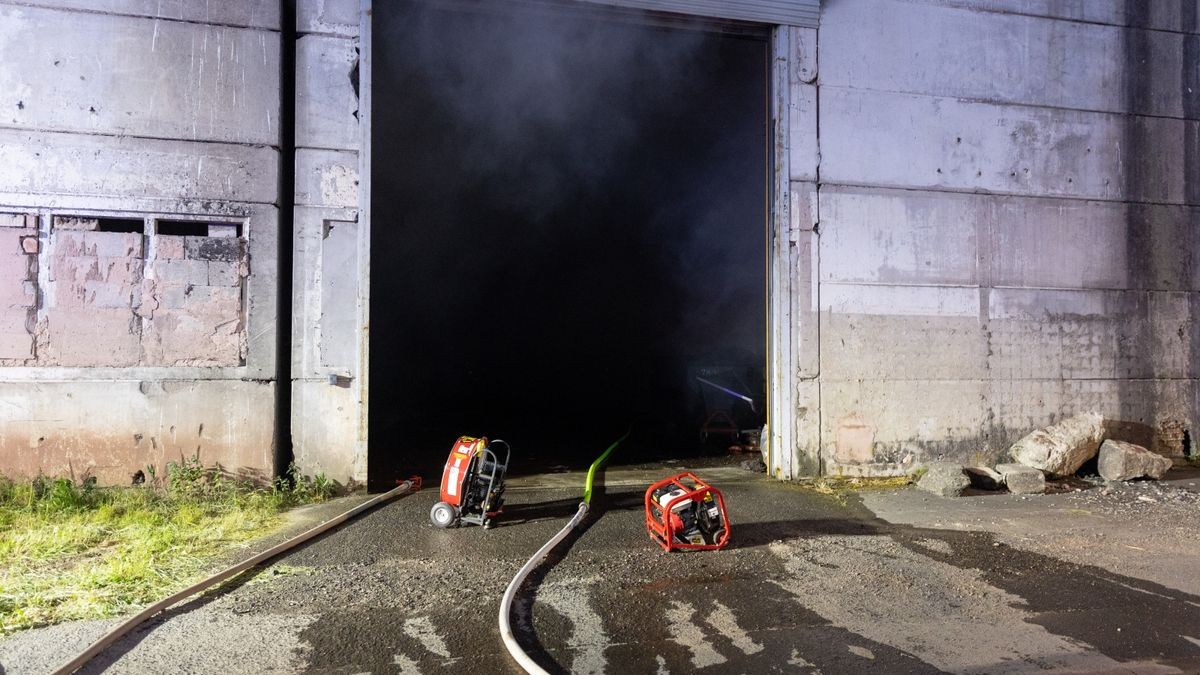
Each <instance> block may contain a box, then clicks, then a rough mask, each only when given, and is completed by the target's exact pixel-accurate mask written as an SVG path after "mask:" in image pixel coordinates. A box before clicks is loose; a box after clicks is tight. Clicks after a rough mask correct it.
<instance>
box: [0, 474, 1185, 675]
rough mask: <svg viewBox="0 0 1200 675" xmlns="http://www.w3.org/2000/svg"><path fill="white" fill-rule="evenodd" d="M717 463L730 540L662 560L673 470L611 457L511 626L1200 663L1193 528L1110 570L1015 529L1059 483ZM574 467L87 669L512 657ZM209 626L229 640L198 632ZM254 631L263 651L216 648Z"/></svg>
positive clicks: (856, 655) (426, 669) (789, 664)
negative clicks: (480, 511) (655, 502)
mask: <svg viewBox="0 0 1200 675" xmlns="http://www.w3.org/2000/svg"><path fill="white" fill-rule="evenodd" d="M704 471H705V470H701V471H700V473H701V475H704ZM707 471H708V472H709V473H710V475H711V476H713V477H712V478H711V480H712V482H713V483H714V485H716V487H718V488H719V489H721V490H722V491H723V492H724V494H725V497H726V501H727V503H728V506H729V516H730V520H731V522H732V528H733V529H732V540H731V544H730V546H729V547H728V548H727V549H726V550H723V551H717V552H706V553H666V552H663V551H662V550H661V549H659V548H658V547H657V546H655V545H654V544H653V543H652V542H651V540H650V538H649V537H648V535H647V534H646V531H645V527H644V516H643V506H642V491H643V488H642V485H645V484H647V483H648V482H649V480H650V479H651V478H653V477H655V476H658V477H661V476H665V475H668V474H669V473H670V469H668V468H667V467H658V468H653V469H625V470H619V471H614V472H610V475H609V480H608V485H606V486H605V487H603V488H601V489H600V490H599V491H598V493H597V495H596V497H595V499H594V508H593V510H592V513H591V515H590V517H589V518H588V520H587V521H586V522H585V524H584V526H583V527H582V528H581V529H580V530H579V531H577V533H576V534H575V535H574V536H572V537H571V538H569V539H568V540H567V541H566V542H565V543H564V545H562V546H561V547H560V548H559V549H558V550H556V551H555V553H554V554H553V555H552V556H551V557H550V559H548V560H547V562H546V564H544V565H543V566H542V567H541V568H539V570H538V571H537V572H536V573H535V574H534V575H533V576H532V577H531V578H530V580H529V582H528V583H527V584H526V585H525V586H524V587H523V589H522V593H521V595H520V597H519V601H518V603H517V606H516V608H515V610H514V621H515V625H516V626H517V631H518V637H519V640H520V641H521V643H522V645H523V646H524V648H525V649H526V650H527V651H528V652H529V653H530V654H531V655H532V656H533V657H534V658H535V660H536V661H538V662H539V663H540V664H541V665H542V666H543V667H544V668H546V669H547V670H548V671H550V672H579V673H602V672H608V673H625V672H629V673H688V672H697V671H699V672H706V673H710V672H711V673H758V672H809V673H816V672H820V673H826V674H828V673H858V672H864V671H872V672H888V673H928V672H980V673H993V672H1034V671H1053V672H1147V673H1149V672H1200V595H1197V594H1196V589H1197V582H1196V581H1195V580H1194V579H1193V577H1194V576H1195V574H1194V570H1195V569H1197V567H1196V563H1197V562H1200V538H1198V537H1197V532H1200V526H1197V525H1195V524H1184V525H1183V526H1182V527H1183V528H1184V529H1181V530H1173V531H1172V532H1171V533H1170V541H1171V542H1173V543H1172V546H1173V548H1171V549H1170V552H1169V553H1168V554H1164V555H1163V556H1160V558H1158V559H1155V560H1152V561H1151V562H1153V563H1154V564H1156V565H1157V567H1155V568H1154V570H1155V571H1154V573H1153V574H1150V573H1147V574H1141V575H1140V576H1139V575H1135V574H1130V573H1128V570H1126V569H1122V570H1120V571H1118V570H1116V569H1114V568H1118V567H1120V568H1125V567H1128V569H1132V570H1135V571H1136V570H1138V569H1141V568H1139V567H1138V564H1141V563H1139V562H1138V561H1137V560H1132V559H1131V560H1129V561H1126V562H1128V563H1129V564H1128V565H1125V562H1120V563H1119V564H1111V563H1110V564H1106V565H1105V566H1100V565H1096V564H1092V561H1093V560H1096V559H1098V558H1099V556H1093V555H1091V554H1089V553H1088V551H1089V550H1090V549H1089V544H1088V543H1087V542H1083V543H1082V544H1079V545H1078V546H1075V547H1070V548H1067V547H1057V546H1058V544H1057V543H1056V540H1055V537H1061V531H1056V530H1054V529H1053V528H1049V529H1047V528H1042V529H1041V530H1038V529H1037V528H1032V527H1031V528H1027V529H1028V530H1029V531H1030V532H1033V533H1034V534H1031V535H1030V536H1028V537H1025V538H1023V539H1022V538H1021V537H1015V536H1014V535H1013V532H1014V531H1021V532H1024V531H1025V530H1022V529H1021V523H1022V522H1028V523H1030V524H1032V523H1037V522H1042V521H1041V519H1045V520H1047V521H1049V520H1050V519H1057V518H1062V517H1063V515H1062V514H1065V513H1069V512H1071V511H1070V510H1062V509H1059V510H1055V509H1058V507H1057V506H1054V507H1053V508H1052V505H1053V504H1055V502H1052V501H1051V500H1054V499H1058V501H1059V502H1061V503H1062V504H1065V506H1064V507H1063V508H1064V509H1066V508H1067V507H1070V509H1073V510H1079V509H1076V508H1075V507H1074V506H1072V505H1071V504H1070V503H1068V502H1064V501H1063V500H1064V499H1065V498H1063V497H1054V496H1051V495H1046V496H1039V497H1034V498H1031V499H1026V500H1021V499H1020V498H1018V497H1015V496H1011V495H1002V496H992V497H980V498H975V501H974V502H969V501H964V500H942V499H940V498H937V497H932V496H929V495H925V494H924V493H919V492H917V491H916V490H914V489H912V488H905V489H900V490H892V491H888V492H884V493H855V492H846V493H841V494H832V495H829V494H821V493H818V492H815V491H813V490H811V489H805V488H802V487H798V486H795V485H791V484H782V483H778V482H774V481H770V480H767V479H766V478H764V477H760V476H757V475H754V474H749V473H744V472H740V470H737V469H735V468H733V467H723V468H715V469H707ZM571 478H572V477H557V478H556V477H549V478H548V479H547V480H539V479H538V478H536V477H530V478H527V479H521V480H520V481H515V482H514V485H513V486H512V488H511V489H510V492H509V505H508V507H507V508H506V510H505V513H504V516H503V518H502V519H501V520H500V522H499V523H498V526H497V527H495V528H493V529H491V530H483V529H480V528H478V527H463V528H458V529H449V530H441V529H437V528H435V527H433V526H432V525H431V524H430V522H429V519H428V515H427V514H428V512H429V509H430V507H431V506H432V505H433V503H434V502H435V501H436V499H437V495H436V489H426V490H424V491H422V492H420V493H417V494H414V495H412V496H408V497H404V498H401V499H399V500H397V501H395V502H393V503H391V504H388V505H386V506H383V507H381V508H378V509H375V510H373V511H371V512H369V513H367V514H365V515H364V516H363V517H361V518H359V519H358V520H356V521H354V522H352V523H350V524H348V525H347V526H345V527H343V528H341V529H339V530H337V531H335V532H333V533H331V534H329V535H327V536H324V537H322V538H320V539H318V540H316V541H314V542H312V543H310V544H308V545H306V546H304V547H303V548H301V549H299V550H297V551H295V552H293V553H291V554H289V555H286V556H285V557H283V558H282V559H280V560H279V561H278V562H276V563H275V564H274V565H273V566H272V568H270V569H268V570H265V571H261V572H259V573H258V574H256V575H248V576H247V577H244V578H242V579H240V580H238V581H237V582H236V583H234V584H231V585H227V586H226V587H224V588H222V589H221V590H220V591H219V592H217V593H213V594H209V595H207V596H205V597H204V598H201V599H199V600H195V601H192V602H191V603H187V604H185V605H182V606H180V607H178V608H176V609H175V610H172V612H171V613H169V614H168V615H167V616H165V617H163V618H161V619H159V620H157V621H156V622H155V623H154V624H153V625H151V626H148V627H147V628H146V629H144V630H141V631H139V632H138V633H137V634H135V636H133V637H131V638H130V639H127V640H126V641H124V642H123V643H121V644H119V645H118V646H117V647H115V648H114V649H112V650H110V652H109V653H107V654H106V655H105V656H104V657H103V658H102V659H100V660H98V661H97V662H95V663H93V664H92V666H91V667H90V668H89V669H88V671H87V672H120V673H141V672H163V671H164V669H169V670H175V671H179V672H214V673H216V672H263V671H271V672H308V673H346V674H349V673H363V672H371V673H418V672H419V673H435V672H451V671H453V672H458V673H505V672H512V673H517V672H520V671H519V669H518V668H517V667H516V666H515V665H514V663H513V661H512V660H511V659H510V658H509V656H508V655H507V653H506V651H505V649H504V646H503V644H502V643H501V640H500V637H499V634H498V630H497V627H496V618H497V617H496V615H497V608H498V603H499V599H500V597H501V595H502V593H503V591H504V588H505V586H506V585H507V584H508V581H509V579H510V578H511V577H512V575H513V574H514V573H515V572H516V570H517V569H518V568H519V567H520V566H521V565H522V564H523V563H524V561H525V560H526V559H527V558H528V556H529V555H530V554H531V553H532V552H533V551H534V550H536V549H537V548H538V546H540V544H541V543H542V542H543V541H545V540H546V539H548V538H549V537H550V536H551V535H552V534H554V533H555V532H556V531H557V530H558V529H559V528H560V527H561V526H562V525H563V524H564V523H565V522H566V520H567V519H568V518H569V517H570V516H571V515H572V514H573V513H574V512H575V510H576V507H577V505H578V502H579V495H580V490H579V489H578V488H576V487H567V486H566V485H568V484H569V483H570V480H571ZM979 499H986V500H992V501H990V502H980V501H978V500H979ZM968 503H970V504H971V508H972V509H975V511H976V513H977V514H985V515H987V514H990V516H989V517H993V518H994V520H993V522H994V523H996V526H995V527H994V528H992V529H994V530H995V531H989V528H988V526H987V523H986V522H984V520H985V518H979V519H977V520H978V521H979V524H977V525H972V524H970V523H967V524H963V523H955V522H951V521H953V520H954V518H955V516H956V514H959V513H961V512H962V509H961V508H959V507H963V506H964V505H966V504H968ZM868 504H870V507H868ZM1188 504H1191V502H1188ZM1188 504H1184V505H1183V506H1181V507H1180V508H1184V509H1185V511H1183V512H1186V509H1187V508H1192V507H1191V506H1189V505H1188ZM981 505H982V506H981ZM893 513H894V514H899V515H897V516H895V517H889V514H893ZM914 514H916V515H914ZM922 514H923V515H922ZM1093 517H1095V518H1100V520H1098V521H1097V522H1099V523H1101V524H1103V525H1105V526H1106V527H1110V528H1111V529H1113V530H1116V529H1121V528H1124V530H1126V536H1127V537H1130V538H1127V539H1125V540H1122V541H1141V540H1140V539H1139V538H1138V537H1139V536H1140V535H1139V533H1138V527H1139V521H1138V520H1137V519H1131V518H1120V517H1117V516H1111V517H1109V516H1103V517H1102V516H1093ZM1022 519H1024V521H1023V520H1022ZM943 521H946V522H943ZM1035 530H1036V531H1035ZM1035 535H1036V536H1035ZM1156 541H1157V540H1155V539H1154V538H1153V537H1152V536H1151V535H1150V534H1149V533H1147V534H1146V540H1145V541H1144V542H1143V543H1144V544H1145V546H1132V547H1129V545H1126V547H1125V548H1123V547H1120V546H1118V547H1117V548H1122V550H1121V551H1120V552H1118V553H1115V554H1114V555H1119V556H1137V555H1139V554H1138V553H1137V551H1135V550H1133V549H1136V548H1142V549H1146V548H1147V547H1153V546H1155V542H1156ZM1164 542H1165V540H1164ZM1103 545H1105V544H1104V542H1102V541H1098V542H1097V546H1103ZM1056 547H1057V548H1056ZM1126 548H1128V550H1125V549H1126ZM1109 553H1110V554H1112V553H1113V552H1112V551H1109ZM1120 560H1121V561H1125V558H1124V557H1122V558H1120ZM1176 570H1177V572H1176ZM1175 574H1178V580H1177V581H1178V582H1177V583H1176V580H1175V577H1174V576H1173V575H1175ZM1143 577H1152V578H1154V579H1156V580H1155V581H1151V580H1149V579H1148V578H1143ZM46 630H58V631H59V632H58V633H55V634H54V635H60V636H61V635H65V634H66V633H64V632H63V631H67V630H68V628H65V627H55V628H54V629H46ZM97 630H99V628H97V629H95V630H93V631H92V632H96V631H97ZM222 631H224V632H222ZM202 634H204V635H223V636H224V638H223V642H218V643H216V645H217V646H206V645H209V644H210V643H211V641H210V642H208V643H206V642H204V641H203V640H202V639H201V638H200V637H199V636H200V635H202ZM49 635H50V634H47V636H49ZM47 636H42V641H43V642H44V641H45V639H46V637H47ZM239 640H246V641H247V642H249V643H252V644H257V645H262V646H261V647H258V648H256V650H251V651H247V650H241V651H239V650H236V649H222V648H221V647H220V646H219V645H220V644H226V643H229V642H231V641H232V642H237V641H239ZM30 642H31V643H32V640H30ZM68 642H69V641H68ZM64 644H65V642H64ZM167 645H170V646H169V647H168V646H167ZM46 649H49V648H46ZM46 649H43V651H42V652H38V651H37V649H35V648H33V647H29V648H27V649H26V651H24V652H18V651H14V650H13V648H12V647H11V645H10V648H9V650H8V652H7V653H8V655H9V657H8V658H9V659H10V660H9V661H5V660H4V658H5V654H6V652H5V644H4V643H0V663H3V664H4V666H6V667H7V671H4V670H0V672H10V673H18V672H39V670H38V669H37V668H35V667H22V664H14V663H13V662H12V661H11V658H12V655H13V654H18V653H19V654H24V655H26V656H27V658H30V659H33V658H36V654H38V653H42V654H43V655H44V654H45V653H49V652H47V651H46ZM197 650H199V651H197ZM205 650H207V651H205ZM29 655H34V656H29ZM181 655H186V658H182V656H181ZM172 659H174V661H172ZM32 664H33V661H28V662H27V663H25V664H24V666H31V665H32ZM43 672H44V671H43Z"/></svg>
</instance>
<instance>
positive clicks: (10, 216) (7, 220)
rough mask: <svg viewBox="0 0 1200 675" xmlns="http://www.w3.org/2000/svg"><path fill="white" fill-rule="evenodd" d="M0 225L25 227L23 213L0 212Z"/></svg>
mask: <svg viewBox="0 0 1200 675" xmlns="http://www.w3.org/2000/svg"><path fill="white" fill-rule="evenodd" d="M0 227H25V214H23V213H0Z"/></svg>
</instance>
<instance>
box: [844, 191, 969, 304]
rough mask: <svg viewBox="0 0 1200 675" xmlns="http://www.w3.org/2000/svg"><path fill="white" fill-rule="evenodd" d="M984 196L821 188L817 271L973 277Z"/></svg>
mask: <svg viewBox="0 0 1200 675" xmlns="http://www.w3.org/2000/svg"><path fill="white" fill-rule="evenodd" d="M987 200H988V198H987V197H983V196H979V195H952V194H945V193H941V194H938V193H922V192H913V191H901V190H877V189H870V188H843V187H832V186H831V187H824V188H822V189H821V206H820V211H821V279H822V281H858V282H873V283H875V282H879V283H889V284H961V285H969V284H977V283H978V280H979V277H978V273H977V266H978V261H977V255H978V250H977V235H976V231H977V222H978V221H980V220H982V219H983V217H984V216H985V214H986V213H987V211H988V208H987Z"/></svg>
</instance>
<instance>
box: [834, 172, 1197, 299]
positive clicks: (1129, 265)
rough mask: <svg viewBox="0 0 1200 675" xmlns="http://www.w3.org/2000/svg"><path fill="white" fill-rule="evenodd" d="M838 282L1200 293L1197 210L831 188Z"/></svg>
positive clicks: (835, 264) (836, 278) (1163, 206)
mask: <svg viewBox="0 0 1200 675" xmlns="http://www.w3.org/2000/svg"><path fill="white" fill-rule="evenodd" d="M821 220H822V221H823V222H822V226H821V278H822V280H824V281H833V282H846V281H849V282H869V283H886V284H951V285H980V284H983V285H995V286H1021V287H1030V288H1095V289H1126V288H1131V289H1144V290H1167V291H1176V290H1178V291H1182V290H1197V288H1196V286H1195V282H1196V272H1195V270H1194V266H1195V265H1194V262H1193V254H1192V251H1193V250H1195V249H1194V244H1193V243H1192V242H1193V239H1195V238H1196V237H1197V232H1198V231H1200V209H1196V208H1194V207H1183V206H1169V205H1129V204H1121V203H1118V202H1101V201H1080V200H1066V199H1046V198H1030V197H1015V196H997V195H977V194H952V193H945V192H923V191H916V190H893V189H877V188H853V187H838V186H828V187H824V188H822V190H821Z"/></svg>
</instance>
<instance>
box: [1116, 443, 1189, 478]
mask: <svg viewBox="0 0 1200 675" xmlns="http://www.w3.org/2000/svg"><path fill="white" fill-rule="evenodd" d="M1171 466H1172V462H1171V460H1170V459H1168V458H1166V457H1163V456H1161V455H1156V454H1154V453H1153V452H1150V451H1149V450H1147V449H1146V448H1143V447H1142V446H1140V445H1135V444H1133V443H1127V442H1125V441H1114V440H1112V439H1108V440H1106V441H1104V443H1103V444H1101V445H1100V461H1099V470H1100V475H1101V476H1102V477H1104V479H1105V480H1110V481H1122V480H1132V479H1134V478H1143V477H1144V478H1153V479H1155V480H1160V479H1161V478H1162V477H1163V476H1165V475H1166V474H1167V471H1169V470H1170V469H1171Z"/></svg>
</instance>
